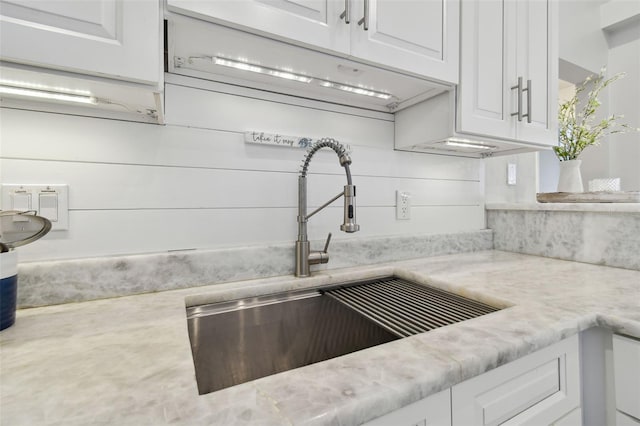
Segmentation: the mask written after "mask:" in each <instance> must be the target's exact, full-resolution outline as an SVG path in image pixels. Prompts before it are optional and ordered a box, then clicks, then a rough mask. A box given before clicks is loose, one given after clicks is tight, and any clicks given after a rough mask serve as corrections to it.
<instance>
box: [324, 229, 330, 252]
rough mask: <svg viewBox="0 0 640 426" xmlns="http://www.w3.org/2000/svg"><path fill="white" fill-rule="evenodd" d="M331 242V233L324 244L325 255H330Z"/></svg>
mask: <svg viewBox="0 0 640 426" xmlns="http://www.w3.org/2000/svg"><path fill="white" fill-rule="evenodd" d="M330 242H331V232H329V235H327V242H326V243H324V250H322V252H323V253H328V252H329V243H330Z"/></svg>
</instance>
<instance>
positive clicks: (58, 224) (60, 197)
mask: <svg viewBox="0 0 640 426" xmlns="http://www.w3.org/2000/svg"><path fill="white" fill-rule="evenodd" d="M16 195H18V197H19V198H16ZM25 196H29V197H30V200H31V208H30V210H35V212H36V214H37V215H38V216H42V217H46V218H47V219H49V220H50V221H51V230H52V231H66V230H68V229H69V185H65V184H49V185H47V184H42V185H41V184H4V183H3V184H2V210H26V209H25V208H24V203H18V205H15V200H20V199H24V197H25ZM41 197H43V198H41ZM41 200H44V203H43V205H42V206H41V205H40V202H41ZM52 208H55V211H53V210H52Z"/></svg>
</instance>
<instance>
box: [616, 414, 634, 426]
mask: <svg viewBox="0 0 640 426" xmlns="http://www.w3.org/2000/svg"><path fill="white" fill-rule="evenodd" d="M616 426H640V420H638V419H634V418H633V417H630V416H627V415H626V414H624V413H623V412H622V411H616Z"/></svg>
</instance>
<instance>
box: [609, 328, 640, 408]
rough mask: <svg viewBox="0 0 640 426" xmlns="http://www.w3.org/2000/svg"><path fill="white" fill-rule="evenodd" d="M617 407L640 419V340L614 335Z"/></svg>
mask: <svg viewBox="0 0 640 426" xmlns="http://www.w3.org/2000/svg"><path fill="white" fill-rule="evenodd" d="M613 369H614V377H615V379H614V380H615V390H616V408H617V409H618V410H620V411H622V412H624V413H626V414H628V415H630V416H633V417H635V418H637V419H640V340H635V339H631V338H628V337H623V336H619V335H615V334H614V335H613Z"/></svg>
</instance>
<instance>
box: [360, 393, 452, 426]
mask: <svg viewBox="0 0 640 426" xmlns="http://www.w3.org/2000/svg"><path fill="white" fill-rule="evenodd" d="M390 425H393V426H451V390H450V389H446V390H443V391H441V392H439V393H437V394H435V395H431V396H429V397H427V398H424V399H421V400H420V401H416V402H414V403H413V404H409V405H407V406H406V407H402V408H400V409H399V410H396V411H393V412H391V413H389V414H386V415H384V416H382V417H378V418H377V419H374V420H371V421H370V422H367V423H365V424H364V426H390Z"/></svg>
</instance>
